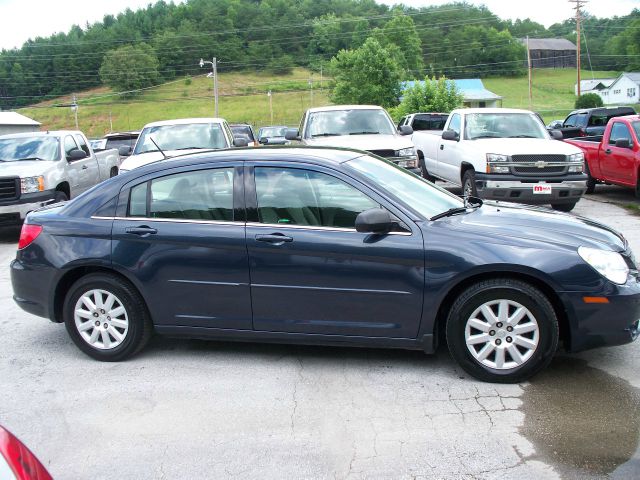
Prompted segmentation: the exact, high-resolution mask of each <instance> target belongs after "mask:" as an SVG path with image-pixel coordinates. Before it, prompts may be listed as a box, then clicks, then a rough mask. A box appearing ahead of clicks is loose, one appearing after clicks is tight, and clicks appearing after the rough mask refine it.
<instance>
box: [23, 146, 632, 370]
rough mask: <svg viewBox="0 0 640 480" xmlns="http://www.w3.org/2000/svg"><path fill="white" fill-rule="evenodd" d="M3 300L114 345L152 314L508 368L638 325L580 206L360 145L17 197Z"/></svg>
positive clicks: (255, 337)
mask: <svg viewBox="0 0 640 480" xmlns="http://www.w3.org/2000/svg"><path fill="white" fill-rule="evenodd" d="M18 247H19V249H18V253H17V258H16V260H14V261H13V262H12V264H11V274H12V275H11V279H12V282H13V289H14V293H15V295H14V299H15V301H16V302H17V303H18V305H20V306H21V307H22V308H23V309H24V310H26V311H27V312H30V313H33V314H35V315H39V316H42V317H47V318H49V319H50V320H51V321H53V322H58V323H63V322H64V323H65V325H66V328H67V330H68V332H69V335H70V336H71V338H72V340H73V341H74V342H75V343H76V345H77V346H78V347H79V348H80V349H81V350H82V351H84V352H85V353H87V354H88V355H90V356H91V357H93V358H96V359H98V360H104V361H118V360H123V359H125V358H127V357H130V356H131V355H133V354H134V353H136V352H138V351H139V350H140V349H141V348H142V347H143V346H144V345H145V343H146V342H147V340H148V339H149V337H150V336H151V334H152V333H153V332H154V331H155V332H157V333H160V334H165V335H170V336H184V337H195V338H212V339H225V340H244V341H262V342H277V343H302V344H324V345H350V346H368V347H387V348H405V349H418V350H424V351H425V352H427V353H431V352H434V350H435V349H436V347H437V345H438V342H440V341H446V342H447V344H448V347H449V349H450V351H451V354H452V356H453V357H454V358H455V359H456V361H457V362H458V363H459V364H460V366H461V367H462V368H463V369H464V370H466V371H467V372H468V373H470V374H471V375H473V376H475V377H477V378H479V379H482V380H487V381H493V382H518V381H521V380H523V379H526V378H528V377H530V376H531V375H533V374H535V373H536V372H538V371H539V370H540V369H541V368H543V367H544V366H546V365H547V364H548V363H549V362H550V360H551V358H552V356H553V355H554V353H555V351H556V349H557V346H558V344H559V342H561V343H562V345H563V346H564V348H565V349H567V350H568V351H579V350H583V349H587V348H592V347H598V346H602V345H620V344H624V343H628V342H631V341H633V340H634V339H635V338H636V337H637V335H638V331H639V330H638V319H639V318H640V283H639V279H638V271H637V267H636V264H635V261H634V259H633V255H632V253H631V250H630V248H629V246H628V243H627V241H626V240H625V239H624V238H623V237H622V235H620V234H619V233H617V232H615V231H613V230H611V229H610V228H608V227H605V226H604V225H600V224H598V223H596V222H593V221H590V220H587V219H584V218H577V217H573V216H569V215H567V214H559V213H552V212H550V211H547V210H544V209H539V208H534V207H518V206H513V205H509V206H506V205H501V204H495V203H492V204H489V203H485V204H484V205H483V204H482V202H481V201H480V200H478V199H473V198H470V199H466V200H461V199H459V198H458V197H456V196H454V195H452V194H450V193H448V192H447V191H445V190H443V189H440V188H438V187H436V186H434V185H433V184H431V183H428V182H426V181H424V180H422V179H421V178H419V177H417V176H416V175H413V174H411V173H408V172H407V171H406V170H404V169H402V168H398V167H396V166H394V165H393V164H391V163H389V162H386V161H384V160H382V159H380V158H377V157H373V156H370V155H368V154H365V153H364V152H359V151H352V150H335V149H319V148H313V149H312V148H309V149H305V148H274V149H244V150H228V151H217V152H209V153H202V154H198V155H190V156H185V157H180V158H175V159H171V160H165V161H160V162H157V163H154V164H151V165H148V166H146V167H143V168H139V169H136V170H133V171H131V172H128V173H126V174H124V175H120V176H118V177H115V178H113V179H111V180H109V181H107V182H105V183H102V184H100V185H99V186H97V187H95V188H93V189H92V190H90V191H88V192H87V193H85V194H83V195H81V196H79V197H78V198H76V199H75V200H73V201H71V202H68V203H66V204H62V205H57V206H52V207H49V208H45V209H41V210H38V211H36V212H33V213H31V214H30V215H29V216H28V218H27V220H26V222H25V224H24V226H23V230H22V234H21V237H20V242H19V246H18Z"/></svg>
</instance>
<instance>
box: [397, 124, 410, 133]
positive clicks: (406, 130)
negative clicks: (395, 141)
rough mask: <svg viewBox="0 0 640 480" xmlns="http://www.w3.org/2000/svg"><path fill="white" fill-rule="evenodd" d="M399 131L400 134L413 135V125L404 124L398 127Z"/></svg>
mask: <svg viewBox="0 0 640 480" xmlns="http://www.w3.org/2000/svg"><path fill="white" fill-rule="evenodd" d="M398 132H399V133H400V135H411V134H413V127H412V126H411V125H402V126H400V127H399V128H398Z"/></svg>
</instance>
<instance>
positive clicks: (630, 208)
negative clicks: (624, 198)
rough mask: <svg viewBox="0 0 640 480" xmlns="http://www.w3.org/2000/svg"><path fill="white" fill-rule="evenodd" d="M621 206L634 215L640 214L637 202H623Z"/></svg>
mask: <svg viewBox="0 0 640 480" xmlns="http://www.w3.org/2000/svg"><path fill="white" fill-rule="evenodd" d="M622 206H623V207H624V208H625V209H626V210H628V211H629V212H631V213H633V214H634V215H638V216H640V205H638V204H637V203H625V204H624V205H622Z"/></svg>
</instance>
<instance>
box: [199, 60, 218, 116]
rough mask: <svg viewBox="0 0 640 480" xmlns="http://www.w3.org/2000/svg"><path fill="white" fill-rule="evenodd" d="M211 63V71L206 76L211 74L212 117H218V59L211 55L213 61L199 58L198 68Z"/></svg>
mask: <svg viewBox="0 0 640 480" xmlns="http://www.w3.org/2000/svg"><path fill="white" fill-rule="evenodd" d="M207 63H208V64H210V65H211V73H210V74H209V75H207V77H210V76H213V105H214V117H218V59H217V58H216V57H213V61H212V62H210V61H208V60H206V61H205V60H204V59H202V58H201V59H200V68H202V67H204V66H205V64H207Z"/></svg>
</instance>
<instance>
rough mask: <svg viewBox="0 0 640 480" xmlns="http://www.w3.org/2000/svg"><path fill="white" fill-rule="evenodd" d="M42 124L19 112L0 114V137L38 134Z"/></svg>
mask: <svg viewBox="0 0 640 480" xmlns="http://www.w3.org/2000/svg"><path fill="white" fill-rule="evenodd" d="M41 125H42V124H41V123H39V122H36V121H35V120H32V119H30V118H29V117H25V116H24V115H21V114H19V113H17V112H0V135H7V134H10V133H22V132H37V131H38V130H40V126H41Z"/></svg>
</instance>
